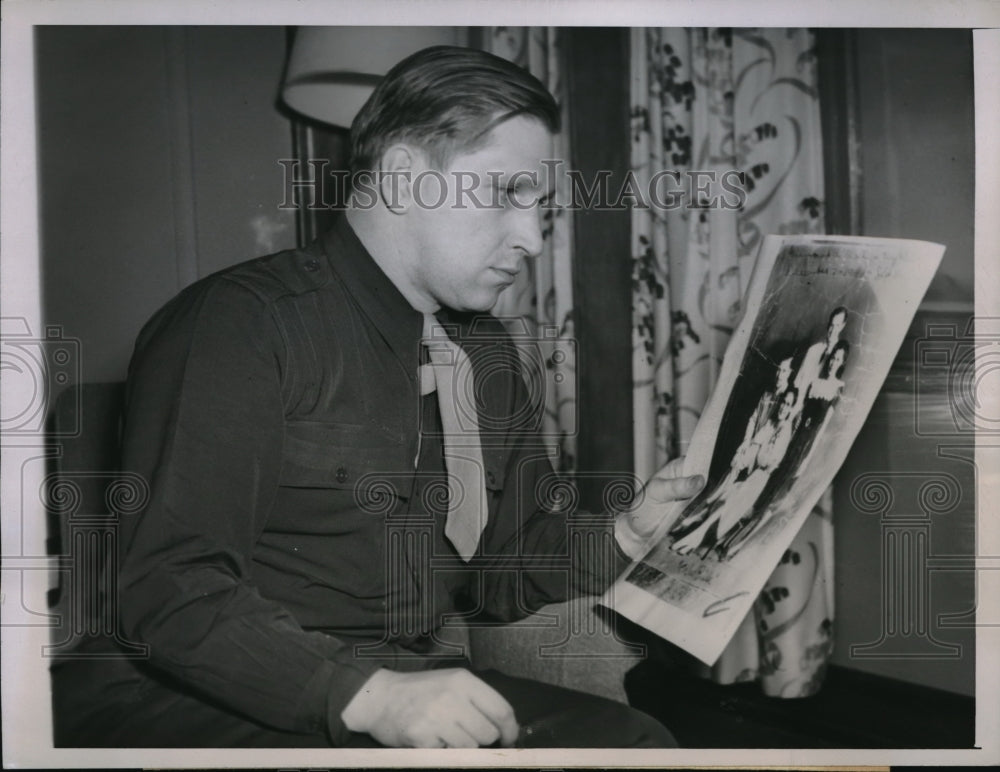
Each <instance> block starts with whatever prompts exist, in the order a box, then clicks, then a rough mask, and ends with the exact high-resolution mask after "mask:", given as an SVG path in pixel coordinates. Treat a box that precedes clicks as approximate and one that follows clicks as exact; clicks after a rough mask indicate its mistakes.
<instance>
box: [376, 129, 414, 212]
mask: <svg viewBox="0 0 1000 772" xmlns="http://www.w3.org/2000/svg"><path fill="white" fill-rule="evenodd" d="M417 163H418V159H417V158H416V155H415V151H414V149H413V148H412V147H410V146H409V145H405V144H402V143H399V144H395V145H392V146H390V147H389V148H388V149H387V150H386V151H385V152H384V153H383V154H382V163H381V164H380V166H379V185H378V188H379V196H380V197H381V198H382V203H384V204H385V207H386V209H388V210H389V211H390V212H392V213H393V214H403V213H404V212H405V211H406V210H407V209H409V208H410V206H411V205H412V203H413V175H414V174H415V171H416V170H415V168H414V167H415V166H416V165H417Z"/></svg>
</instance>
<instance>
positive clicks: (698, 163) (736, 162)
mask: <svg viewBox="0 0 1000 772" xmlns="http://www.w3.org/2000/svg"><path fill="white" fill-rule="evenodd" d="M631 45H632V57H631V62H632V63H631V83H632V97H631V99H632V109H631V121H632V126H631V129H632V132H631V133H632V172H633V174H634V175H635V176H636V178H637V180H638V181H639V183H640V185H641V186H643V190H650V191H651V195H653V193H654V192H655V196H656V198H655V201H656V202H657V203H660V204H661V205H659V206H651V207H648V208H638V207H637V208H634V209H633V212H632V238H633V243H632V292H633V335H632V341H633V380H634V384H633V385H634V418H635V459H636V474H637V475H638V476H639V477H640V478H641V479H647V478H648V477H649V476H650V475H651V474H653V473H655V472H656V471H657V470H659V469H660V468H661V467H662V466H663V464H664V463H666V461H667V460H668V459H669V458H671V457H673V456H676V455H678V454H682V453H685V452H686V449H687V446H688V443H689V442H690V438H691V434H692V432H693V430H694V427H695V425H696V424H697V421H698V418H699V416H700V415H701V411H702V409H703V408H704V405H705V403H706V401H707V399H708V396H709V394H710V393H711V389H712V386H713V385H714V383H715V381H716V378H717V377H718V373H719V368H720V365H721V363H722V357H723V354H724V353H725V349H726V346H727V344H728V342H729V338H730V336H731V334H732V332H733V330H734V328H735V326H736V324H737V323H738V322H739V319H740V316H741V314H742V312H743V307H742V298H743V294H744V292H745V290H746V287H747V284H748V282H749V278H750V274H751V271H752V270H753V261H754V259H755V257H756V253H757V249H758V247H759V245H760V242H761V240H762V239H763V237H764V236H765V235H767V234H769V233H822V232H823V230H824V222H823V201H822V195H823V170H822V148H821V131H820V122H819V104H818V96H817V89H816V66H815V65H816V63H815V53H814V41H813V37H812V34H811V33H810V32H809V31H808V30H805V29H787V30H783V29H762V30H751V29H726V28H711V29H707V28H699V29H694V28H662V29H635V30H633V31H632V36H631ZM665 171H670V172H671V174H665V173H664V172H665ZM736 175H738V176H736ZM739 188H742V190H743V191H744V192H745V196H739V195H738V193H737V192H738V189H739ZM734 191H737V192H734ZM663 202H667V205H663ZM832 619H833V602H832V525H831V522H830V499H829V495H828V494H827V495H826V496H825V497H824V499H823V501H821V503H820V505H818V506H817V507H816V508H815V509H814V511H813V512H812V513H811V514H810V516H809V517H808V518H807V520H806V522H805V524H804V525H803V527H802V530H801V531H800V532H799V534H798V535H797V537H796V539H795V541H794V542H793V543H792V545H791V546H790V547H789V550H788V551H787V552H786V554H785V556H784V559H783V560H782V562H781V564H780V565H779V566H778V567H777V568H776V569H775V571H774V573H773V574H772V576H771V578H770V580H769V581H768V583H767V585H766V586H765V587H764V589H763V591H762V592H761V595H760V596H759V598H758V600H757V602H756V603H755V606H754V612H753V613H751V614H749V615H748V617H747V619H746V620H744V623H743V625H742V626H741V628H740V630H739V631H738V632H737V635H736V636H735V638H734V639H733V642H732V643H731V644H730V646H729V647H728V648H727V650H726V652H725V653H724V654H723V656H722V658H721V659H720V661H719V662H718V663H717V664H716V666H715V667H714V668H713V669H712V673H711V674H712V676H713V677H714V678H715V679H716V680H717V681H720V682H722V683H730V682H735V681H745V680H752V679H755V678H760V680H761V684H762V687H763V689H764V690H765V692H767V693H768V694H771V695H781V696H789V697H794V696H805V695H809V694H812V693H814V692H815V691H816V689H818V688H819V686H820V684H821V683H822V678H823V673H824V671H825V666H826V662H827V660H828V658H829V656H830V652H831V649H832V640H833V622H832Z"/></svg>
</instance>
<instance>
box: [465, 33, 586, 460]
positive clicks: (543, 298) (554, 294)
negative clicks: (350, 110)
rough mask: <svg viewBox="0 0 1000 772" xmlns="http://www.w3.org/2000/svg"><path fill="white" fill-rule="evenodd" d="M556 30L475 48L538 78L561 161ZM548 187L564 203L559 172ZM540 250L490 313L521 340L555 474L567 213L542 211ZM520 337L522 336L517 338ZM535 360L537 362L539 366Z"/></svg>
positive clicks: (567, 418) (569, 229)
mask: <svg viewBox="0 0 1000 772" xmlns="http://www.w3.org/2000/svg"><path fill="white" fill-rule="evenodd" d="M559 43H560V31H559V30H558V29H556V28H554V27H486V28H484V30H483V48H484V49H485V50H487V51H489V52H491V53H493V54H496V55H497V56H502V57H504V58H505V59H509V60H510V61H512V62H516V63H517V64H520V65H521V66H522V67H524V68H525V69H527V70H528V71H529V72H530V73H531V74H532V75H534V76H535V77H536V78H538V79H539V80H540V81H541V82H542V83H543V84H545V86H546V87H547V88H548V90H549V92H551V93H552V95H553V96H554V97H555V98H556V101H557V102H558V103H559V105H560V108H561V110H562V127H563V128H562V131H561V132H560V133H559V134H557V135H556V136H555V137H553V146H552V154H551V155H550V156H549V158H553V159H568V158H569V157H570V147H569V130H568V126H569V116H568V115H567V110H566V94H565V86H564V82H563V78H562V73H561V67H562V62H561V59H560V47H559ZM559 172H560V174H559V176H558V177H557V178H556V179H555V180H553V181H552V182H554V183H555V186H556V200H561V201H564V200H567V199H568V194H567V190H568V185H569V181H568V178H567V177H566V176H565V173H564V172H565V166H561V167H560V168H559ZM542 217H543V218H544V222H543V226H542V235H543V236H544V247H543V251H542V254H541V255H540V256H539V257H538V258H537V259H535V260H527V261H526V262H525V268H524V270H522V271H521V273H520V274H519V275H518V277H517V281H516V282H515V283H514V284H513V285H512V286H511V287H509V288H508V289H507V290H506V291H505V292H504V293H503V294H502V295H501V296H500V299H499V300H498V301H497V305H496V306H494V308H493V313H494V314H495V315H496V316H498V317H500V318H501V319H503V320H504V322H505V324H506V326H507V328H508V331H510V332H511V334H512V335H513V336H514V340H515V341H517V340H518V339H519V338H522V339H524V340H525V345H523V346H522V347H521V353H522V359H523V361H524V365H525V366H524V369H523V371H524V374H525V377H526V380H527V381H528V386H529V389H530V390H531V391H532V392H533V393H535V394H537V395H538V398H539V399H544V402H545V419H544V420H545V425H544V433H545V436H546V437H551V438H554V439H555V438H558V439H557V441H554V442H553V447H552V451H553V454H554V455H556V456H557V458H556V467H557V468H558V469H559V471H561V472H567V473H571V472H572V471H574V470H575V468H576V425H575V420H576V358H575V351H576V349H575V348H574V347H573V346H570V345H560V341H571V340H572V339H573V335H574V332H573V275H572V254H573V220H572V212H571V211H569V210H565V209H560V208H551V209H544V210H543V211H542ZM525 333H527V334H526V335H525ZM539 360H541V361H539Z"/></svg>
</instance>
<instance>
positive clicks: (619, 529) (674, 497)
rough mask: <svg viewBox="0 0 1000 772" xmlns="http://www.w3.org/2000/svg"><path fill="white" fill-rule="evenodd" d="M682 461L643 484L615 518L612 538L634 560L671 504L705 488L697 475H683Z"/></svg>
mask: <svg viewBox="0 0 1000 772" xmlns="http://www.w3.org/2000/svg"><path fill="white" fill-rule="evenodd" d="M683 471H684V458H683V457H681V458H675V459H674V460H673V461H671V462H670V463H669V464H667V465H666V466H664V467H663V469H661V470H660V471H659V472H657V473H656V474H654V475H653V476H652V477H650V478H649V480H648V481H647V482H646V485H645V486H644V487H643V490H642V492H641V493H640V494H639V495H638V496H637V497H636V503H635V505H634V506H633V507H632V508H631V509H628V510H626V511H625V512H622V513H621V514H619V515H618V518H617V520H616V521H615V538H616V539H617V540H618V543H619V544H620V545H621V547H622V549H623V550H625V553H626V554H628V555H629V556H630V557H632V558H634V559H636V560H638V559H639V558H640V557H642V553H643V552H645V549H646V542H647V540H648V539H649V538H650V537H651V536H652V535H653V534H654V533H655V532H656V529H657V528H658V527H659V525H660V523H661V522H662V521H663V517H664V515H666V513H667V511H668V510H669V509H670V507H669V506H668V505H669V504H670V503H671V502H674V501H683V500H684V499H689V498H691V497H692V496H694V495H695V494H696V493H697V492H698V491H700V490H701V489H702V488H703V487H704V485H705V478H704V477H702V476H701V475H700V474H697V475H691V476H685V475H684V474H683Z"/></svg>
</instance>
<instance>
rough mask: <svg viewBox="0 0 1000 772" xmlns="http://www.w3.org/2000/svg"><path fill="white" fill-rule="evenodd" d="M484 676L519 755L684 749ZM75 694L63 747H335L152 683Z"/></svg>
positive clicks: (649, 728) (602, 707)
mask: <svg viewBox="0 0 1000 772" xmlns="http://www.w3.org/2000/svg"><path fill="white" fill-rule="evenodd" d="M73 664H74V665H76V664H83V663H73ZM71 669H72V668H71ZM476 675H477V676H479V677H480V678H482V679H483V680H484V681H485V682H486V683H488V684H489V685H490V686H492V687H493V688H494V689H496V690H497V691H498V692H500V694H502V695H503V696H504V697H505V698H506V699H507V701H508V702H509V703H510V704H511V706H512V707H513V708H514V713H515V715H516V716H517V720H518V723H519V724H520V726H521V731H520V734H519V738H518V746H519V747H534V748H673V747H677V742H676V741H675V740H674V737H673V735H671V734H670V732H669V731H667V729H666V728H665V727H664V726H663V725H662V724H661V723H659V722H658V721H657V720H656V719H654V718H651V717H650V716H648V715H647V714H645V713H642V712H641V711H638V710H635V709H634V708H630V707H628V706H627V705H623V704H621V703H619V702H615V701H614V700H608V699H605V698H603V697H595V696H593V695H591V694H585V693H583V692H577V691H573V690H571V689H564V688H562V687H558V686H551V685H548V684H543V683H539V682H537V681H529V680H527V679H524V678H515V677H513V676H508V675H505V674H503V673H500V672H498V671H496V670H485V671H477V672H476ZM57 683H58V682H57ZM71 688H72V687H71V685H70V684H69V683H68V682H64V683H63V685H62V686H60V687H59V688H56V689H55V690H54V691H55V696H56V702H57V703H58V702H60V701H62V702H63V703H64V704H62V705H59V704H57V705H56V706H55V711H56V717H55V719H56V720H55V726H56V738H55V744H56V746H57V747H114V748H326V747H331V743H330V741H329V739H328V738H327V737H326V736H325V735H319V734H309V735H307V734H295V733H291V732H283V731H279V730H275V729H271V728H269V727H265V726H263V725H261V724H258V723H256V722H254V721H251V720H249V719H246V718H243V717H241V716H238V715H236V714H234V713H231V712H229V711H227V710H225V709H224V708H221V707H217V706H215V705H212V704H210V703H208V702H206V701H204V700H202V699H200V698H197V697H194V696H192V695H188V694H185V693H183V692H181V691H179V690H176V689H173V688H170V687H167V686H166V685H163V684H160V683H156V682H152V683H151V682H149V681H146V682H145V683H144V684H143V685H142V687H141V688H140V689H136V688H135V687H134V685H132V686H130V687H126V688H124V689H123V690H122V691H121V692H120V693H119V695H118V696H119V698H120V699H118V700H114V699H112V700H110V701H99V702H98V704H95V703H94V702H92V701H83V700H80V699H78V697H79V696H80V695H81V692H79V691H75V692H74V691H68V690H69V689H71ZM60 695H62V697H60ZM108 696H110V695H105V697H108ZM101 702H103V706H102V705H101V704H100V703H101ZM347 747H355V748H378V747H381V746H380V745H379V744H378V743H377V742H376V741H375V740H373V739H372V738H371V737H370V736H369V735H367V734H356V735H353V736H352V738H351V741H350V742H349V743H348V744H347Z"/></svg>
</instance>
